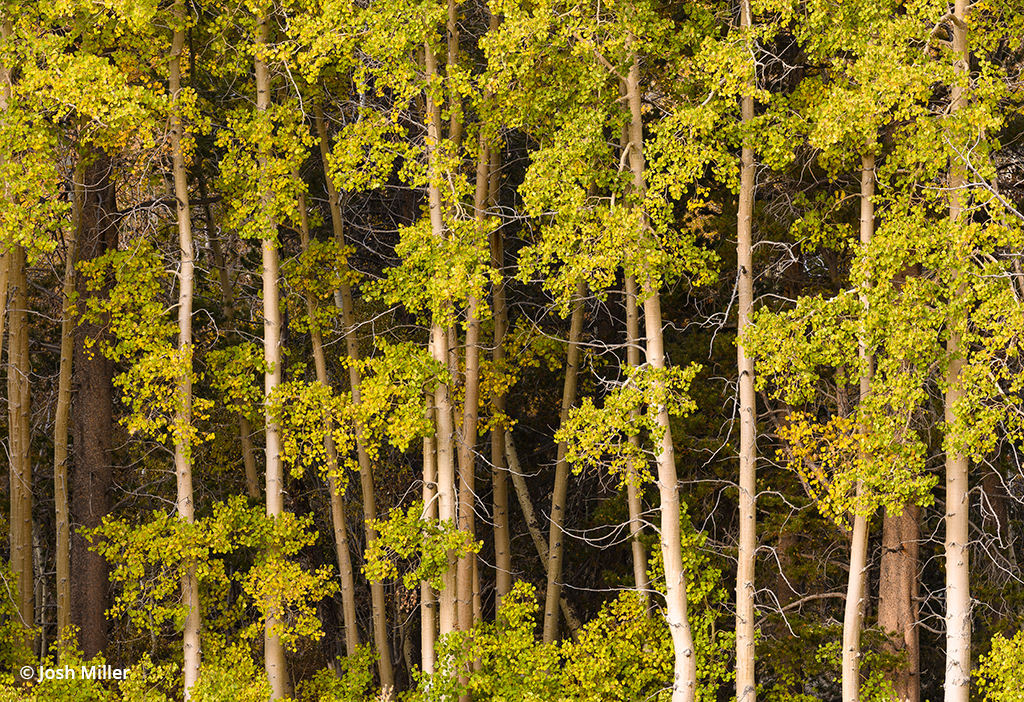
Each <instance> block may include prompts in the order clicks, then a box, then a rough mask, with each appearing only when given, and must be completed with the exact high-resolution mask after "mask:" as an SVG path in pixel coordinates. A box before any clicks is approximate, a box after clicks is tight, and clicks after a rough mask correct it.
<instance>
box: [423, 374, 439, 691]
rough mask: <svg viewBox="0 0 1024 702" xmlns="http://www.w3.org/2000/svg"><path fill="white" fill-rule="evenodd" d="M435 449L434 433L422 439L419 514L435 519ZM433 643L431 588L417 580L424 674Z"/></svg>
mask: <svg viewBox="0 0 1024 702" xmlns="http://www.w3.org/2000/svg"><path fill="white" fill-rule="evenodd" d="M432 400H433V398H432V397H431V396H430V394H426V395H425V396H424V401H425V404H426V405H427V411H426V413H427V419H428V420H430V419H433V414H434V412H433V408H431V407H430V403H431V402H432ZM435 495H437V453H436V450H435V447H434V437H432V436H428V437H425V438H424V439H423V518H424V519H427V520H430V521H434V520H436V519H437V501H436V500H435V499H434V496H435ZM436 644H437V598H436V597H435V596H434V588H433V587H432V586H431V584H430V583H429V582H427V581H426V580H424V581H422V582H421V583H420V669H421V670H422V671H423V673H424V674H426V675H430V674H432V673H433V672H434V662H435V654H434V646H435V645H436Z"/></svg>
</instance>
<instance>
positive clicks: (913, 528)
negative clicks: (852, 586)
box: [878, 504, 921, 702]
mask: <svg viewBox="0 0 1024 702" xmlns="http://www.w3.org/2000/svg"><path fill="white" fill-rule="evenodd" d="M919 519H920V510H919V509H918V507H917V505H915V504H907V505H904V507H903V512H902V513H901V514H899V515H894V514H890V513H888V512H886V514H885V518H884V520H883V522H882V567H881V574H880V575H879V578H878V582H879V587H878V626H879V628H880V629H882V631H883V632H884V633H885V634H886V635H887V637H888V640H887V643H886V648H887V649H888V650H889V651H890V652H891V653H894V654H900V653H902V654H903V655H904V656H905V657H906V663H905V664H904V665H903V666H901V667H900V668H899V669H898V670H897V671H896V672H895V674H894V675H893V677H892V678H891V679H890V682H891V683H892V687H893V692H894V693H895V699H896V700H897V702H920V699H921V680H920V669H921V649H920V644H919V642H918V628H917V588H918V581H917V558H918V550H919V546H918V542H919V540H920V534H919V526H918V525H919Z"/></svg>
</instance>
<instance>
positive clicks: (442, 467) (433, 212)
mask: <svg viewBox="0 0 1024 702" xmlns="http://www.w3.org/2000/svg"><path fill="white" fill-rule="evenodd" d="M425 56H426V72H427V76H428V80H435V79H436V77H437V58H436V56H434V50H433V49H432V48H431V46H430V43H429V42H427V44H426V52H425ZM426 112H427V150H428V159H431V160H432V159H433V154H434V151H435V150H436V149H437V147H438V145H439V144H440V137H441V134H440V125H441V108H440V106H439V105H438V104H437V103H435V102H434V100H433V99H432V98H431V97H430V95H429V93H428V94H427V96H426ZM429 177H430V184H429V185H428V187H427V196H428V204H429V209H430V227H431V231H432V232H433V235H434V236H435V237H438V238H439V239H443V238H444V236H445V229H444V217H443V216H442V212H441V192H440V189H439V186H438V185H437V183H438V181H439V179H440V176H439V174H437V173H436V172H435V171H434V165H433V163H431V165H430V166H429ZM430 351H431V355H432V356H433V358H434V360H435V361H437V362H438V363H441V364H442V365H444V366H446V367H447V366H448V365H449V364H448V353H449V346H448V333H447V331H446V330H445V328H444V326H443V325H442V324H441V323H440V322H439V321H438V320H435V321H434V323H433V325H432V326H431V329H430ZM434 408H435V409H434V411H435V420H436V422H437V432H436V439H435V440H436V444H437V445H436V455H437V492H438V499H437V503H438V504H437V512H438V519H439V520H440V521H442V522H448V523H450V524H456V523H457V517H458V515H457V513H456V493H455V456H454V436H455V426H454V419H453V415H452V401H451V397H450V392H449V384H448V383H444V382H442V383H439V384H438V386H437V389H436V390H435V391H434ZM456 561H457V559H456V557H455V554H454V553H449V554H448V569H447V571H446V572H445V575H444V579H443V583H444V586H443V587H442V589H441V592H440V594H439V597H438V600H439V604H440V627H439V633H440V634H441V635H442V636H443V635H445V634H449V633H451V632H452V631H454V630H455V628H456V611H455V600H456V594H457V593H456V568H457V567H458V566H457V563H456Z"/></svg>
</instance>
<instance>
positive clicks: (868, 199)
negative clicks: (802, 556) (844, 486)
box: [843, 154, 875, 702]
mask: <svg viewBox="0 0 1024 702" xmlns="http://www.w3.org/2000/svg"><path fill="white" fill-rule="evenodd" d="M874 196H875V157H874V155H873V154H865V155H864V156H863V157H862V158H861V170H860V243H861V247H862V248H867V246H868V245H869V244H870V243H871V239H872V237H873V236H874V231H875V206H874V202H873V201H872V198H873V197H874ZM861 303H862V304H863V305H864V310H865V312H866V311H867V294H866V290H862V291H861ZM866 336H867V335H866V332H865V330H864V329H862V330H861V333H860V340H859V345H860V364H861V368H862V371H861V376H860V401H861V403H863V402H864V401H865V400H866V399H867V397H868V394H869V393H870V392H871V379H872V376H873V375H874V370H873V366H874V357H873V356H871V355H870V353H869V350H868V347H867V338H866ZM862 430H866V429H864V428H862ZM862 492H863V487H862V485H861V484H860V482H858V483H857V497H858V498H860V497H861V493H862ZM867 560H868V518H867V517H866V516H863V515H860V514H854V516H853V538H852V539H851V541H850V574H849V579H848V581H847V588H846V609H845V612H844V616H843V702H858V700H860V659H861V653H860V631H861V629H862V628H863V626H864V598H865V596H866V590H865V578H866V575H867Z"/></svg>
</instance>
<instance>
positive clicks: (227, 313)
mask: <svg viewBox="0 0 1024 702" xmlns="http://www.w3.org/2000/svg"><path fill="white" fill-rule="evenodd" d="M196 170H197V175H198V178H197V180H198V182H199V197H200V198H202V200H203V202H204V203H205V204H204V205H203V209H204V212H205V217H206V232H207V237H209V239H210V252H211V253H212V254H213V265H214V267H215V268H216V269H217V281H218V283H219V284H220V299H221V305H223V307H224V317H225V318H226V320H227V332H228V336H229V337H231V338H234V337H235V336H236V331H237V329H236V326H235V294H234V291H233V290H232V286H231V276H229V275H228V266H227V263H226V261H225V259H224V251H223V250H222V249H221V246H220V238H219V237H218V236H217V232H216V228H215V226H214V224H213V212H212V211H211V209H210V204H209V198H208V197H207V195H206V178H205V177H204V176H203V168H202V165H200V166H199V167H198V168H197V169H196ZM252 434H253V431H252V424H251V423H250V422H249V418H248V417H246V416H245V414H244V413H243V412H240V413H239V414H238V440H239V442H240V443H241V445H242V465H243V466H244V467H245V489H246V492H247V493H248V495H249V497H250V498H252V499H254V500H258V499H259V498H260V478H259V473H257V471H256V447H255V446H253V442H252Z"/></svg>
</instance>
